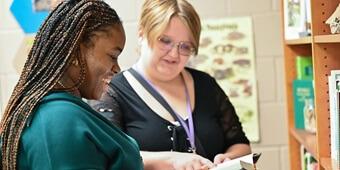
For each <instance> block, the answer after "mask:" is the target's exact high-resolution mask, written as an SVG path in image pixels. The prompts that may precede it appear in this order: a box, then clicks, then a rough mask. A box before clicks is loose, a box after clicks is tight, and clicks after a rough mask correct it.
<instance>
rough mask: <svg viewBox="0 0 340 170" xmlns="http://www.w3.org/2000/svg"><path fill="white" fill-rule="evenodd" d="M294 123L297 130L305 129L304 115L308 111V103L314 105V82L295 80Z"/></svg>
mask: <svg viewBox="0 0 340 170" xmlns="http://www.w3.org/2000/svg"><path fill="white" fill-rule="evenodd" d="M293 98H294V123H295V128H296V129H305V120H304V115H305V113H304V112H305V111H306V110H308V108H306V107H308V105H306V103H311V102H312V103H314V86H313V80H294V81H293Z"/></svg>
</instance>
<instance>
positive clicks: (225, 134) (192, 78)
mask: <svg viewBox="0 0 340 170" xmlns="http://www.w3.org/2000/svg"><path fill="white" fill-rule="evenodd" d="M200 32H201V23H200V19H199V16H198V15H197V13H196V11H195V9H194V8H193V7H192V5H191V4H189V3H188V2H187V1H186V0H145V1H144V4H143V7H142V13H141V18H140V22H139V40H140V46H141V47H140V50H141V51H140V56H139V60H138V62H137V63H136V64H135V65H134V66H133V67H132V68H130V69H129V70H128V71H125V72H123V73H122V74H118V75H117V76H115V77H114V78H113V79H112V81H111V83H110V87H111V88H110V89H109V90H108V93H107V94H106V95H104V96H103V98H102V100H101V101H99V102H97V103H94V104H93V107H95V108H96V109H97V110H98V111H101V112H102V114H103V115H105V116H106V117H107V118H109V119H110V120H111V121H112V122H113V123H115V124H117V125H119V126H120V127H121V128H122V129H123V131H124V132H126V133H127V134H129V135H131V136H132V137H133V138H135V139H136V141H137V142H138V144H139V146H140V148H141V150H142V152H141V154H142V157H143V160H144V163H145V165H146V166H147V165H152V166H154V167H161V168H159V169H166V168H169V169H172V168H175V169H200V168H203V167H212V166H213V163H215V164H218V163H221V162H223V161H227V160H230V159H234V158H236V157H239V156H243V155H246V154H249V153H250V152H251V150H250V146H249V141H248V139H247V137H246V136H245V134H244V132H243V130H242V126H241V123H240V122H239V119H238V117H237V115H236V113H235V109H234V107H233V105H232V104H231V102H230V100H229V99H228V97H227V96H226V94H225V93H224V92H223V90H222V89H221V88H220V87H219V85H218V84H217V82H216V81H215V79H214V78H212V77H211V76H209V75H208V74H206V73H204V72H201V71H198V70H194V69H190V68H186V67H185V65H186V64H187V62H188V60H189V58H190V57H194V56H195V55H196V54H197V52H198V46H199V39H200ZM127 72H128V73H129V74H130V75H132V76H134V77H135V79H136V80H138V81H139V83H141V85H142V86H143V87H144V88H145V89H146V90H147V91H148V93H150V94H151V96H153V97H154V98H155V99H156V100H157V101H158V102H159V103H160V104H161V105H162V106H164V108H165V110H167V111H168V112H163V111H157V109H155V108H156V106H155V105H154V104H147V102H148V101H146V100H145V99H146V98H147V97H146V96H143V95H140V94H139V92H140V90H136V89H134V87H133V86H135V83H131V82H130V81H129V80H128V79H127V77H126V74H127ZM111 110H113V112H110V111H111ZM212 162H213V163H212ZM151 163H153V164H151Z"/></svg>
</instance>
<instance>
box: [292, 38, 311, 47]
mask: <svg viewBox="0 0 340 170" xmlns="http://www.w3.org/2000/svg"><path fill="white" fill-rule="evenodd" d="M286 44H288V45H301V44H312V38H311V37H302V38H298V39H292V40H286Z"/></svg>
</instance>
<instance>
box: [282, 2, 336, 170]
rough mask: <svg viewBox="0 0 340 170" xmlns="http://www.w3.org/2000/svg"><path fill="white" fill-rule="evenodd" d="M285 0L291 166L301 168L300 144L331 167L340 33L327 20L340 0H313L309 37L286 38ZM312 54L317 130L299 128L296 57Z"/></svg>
mask: <svg viewBox="0 0 340 170" xmlns="http://www.w3.org/2000/svg"><path fill="white" fill-rule="evenodd" d="M285 1H286V0H281V13H280V14H281V23H282V28H283V33H282V37H283V40H282V41H283V49H284V64H285V74H286V75H285V87H286V112H287V113H286V114H287V117H288V128H289V129H288V140H289V142H288V144H289V157H290V169H291V170H299V169H301V160H300V145H303V146H305V148H306V149H307V151H308V152H310V153H311V154H312V155H313V157H314V158H315V159H316V160H317V161H318V162H319V169H320V170H331V169H332V168H331V159H330V125H329V97H328V78H327V76H328V75H329V74H330V70H334V69H340V50H339V49H340V34H335V35H334V34H331V33H330V28H329V26H328V25H327V24H325V21H326V20H327V19H328V17H329V16H330V15H331V14H332V13H333V11H334V10H335V9H336V7H337V6H338V4H339V3H340V0H335V1H329V0H310V3H311V29H312V34H311V36H309V37H303V38H297V39H292V40H286V39H285V31H286V30H285V26H284V25H285V24H284V16H285V15H284V10H285V9H284V2H285ZM298 55H300V56H301V55H304V56H307V55H309V56H312V59H313V74H314V96H315V103H314V104H315V105H314V106H315V113H316V128H317V132H316V134H310V133H308V132H306V131H304V130H298V129H295V126H294V108H293V107H294V103H293V80H294V79H295V78H296V70H295V57H296V56H298Z"/></svg>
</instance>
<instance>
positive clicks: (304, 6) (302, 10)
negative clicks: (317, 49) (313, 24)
mask: <svg viewBox="0 0 340 170" xmlns="http://www.w3.org/2000/svg"><path fill="white" fill-rule="evenodd" d="M308 17H310V0H284V27H285V29H284V30H285V39H286V40H288V39H296V38H300V37H305V36H310V31H309V30H308V27H309V26H310V24H308V22H309V21H311V19H310V18H308Z"/></svg>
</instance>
